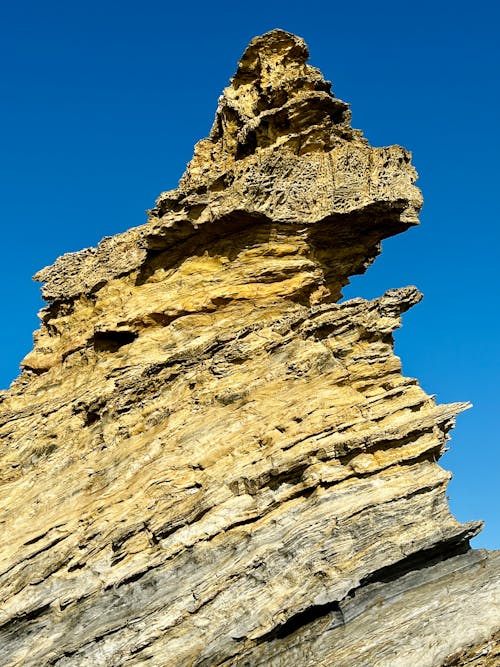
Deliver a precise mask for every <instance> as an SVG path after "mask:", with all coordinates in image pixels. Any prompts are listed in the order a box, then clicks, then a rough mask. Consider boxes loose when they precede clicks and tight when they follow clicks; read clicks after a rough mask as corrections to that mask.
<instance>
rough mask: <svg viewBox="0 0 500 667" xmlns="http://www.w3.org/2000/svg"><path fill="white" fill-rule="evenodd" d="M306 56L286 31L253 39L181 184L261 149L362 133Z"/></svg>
mask: <svg viewBox="0 0 500 667" xmlns="http://www.w3.org/2000/svg"><path fill="white" fill-rule="evenodd" d="M308 58H309V50H308V48H307V46H306V44H305V42H304V40H303V39H302V38H301V37H298V36H296V35H293V34H292V33H289V32H286V31H285V30H280V29H274V30H271V31H270V32H267V33H265V34H264V35H260V36H259V37H255V38H254V39H252V41H251V42H250V43H249V45H248V46H247V48H246V49H245V51H244V53H243V55H242V57H241V59H240V61H239V63H238V68H237V70H236V73H235V75H234V76H233V77H232V79H231V81H230V85H229V86H228V87H227V88H225V90H224V91H223V93H222V95H221V97H220V98H219V104H218V107H217V111H216V114H215V121H214V124H213V126H212V129H211V132H210V135H209V137H208V138H207V139H202V140H201V141H200V142H199V143H198V144H197V145H196V147H195V152H194V156H193V159H192V161H191V162H190V164H189V165H188V168H187V170H186V173H185V174H184V176H183V178H182V179H181V183H180V187H181V188H185V189H190V188H193V187H198V188H199V187H201V186H203V185H204V184H207V183H210V182H213V181H214V180H215V179H217V178H219V177H220V175H221V172H222V173H227V172H228V171H230V170H231V168H232V167H233V166H234V163H235V162H237V161H239V160H241V159H243V158H246V157H249V156H251V155H254V154H255V153H257V152H258V151H261V150H266V149H273V148H275V147H277V146H279V147H282V148H284V149H288V150H289V151H290V152H292V153H294V154H296V155H303V154H305V153H309V152H313V151H325V150H330V149H331V148H332V147H333V146H334V145H336V144H338V143H339V142H342V141H345V140H349V141H352V140H353V139H357V140H360V139H361V138H362V134H361V132H359V131H356V130H352V128H351V127H350V122H351V112H350V109H349V105H348V104H347V103H346V102H343V101H342V100H339V99H337V98H336V97H335V96H334V95H333V94H332V92H331V83H330V81H327V80H325V78H324V77H323V75H322V74H321V72H320V71H319V69H317V68H316V67H313V66H311V65H309V64H307V60H308Z"/></svg>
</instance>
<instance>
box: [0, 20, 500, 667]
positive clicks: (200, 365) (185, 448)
mask: <svg viewBox="0 0 500 667" xmlns="http://www.w3.org/2000/svg"><path fill="white" fill-rule="evenodd" d="M308 55H309V54H308V50H307V47H306V45H305V43H304V42H303V40H302V39H300V38H299V37H296V36H294V35H291V34H289V33H286V32H284V31H282V30H274V31H271V32H270V33H267V34H265V35H263V36H261V37H257V38H255V39H254V40H252V42H251V43H250V44H249V46H248V48H247V49H246V51H245V53H244V54H243V57H242V59H241V61H240V63H239V66H238V70H237V72H236V74H235V76H234V77H233V79H232V80H231V83H230V85H229V86H228V88H226V89H225V91H224V92H223V94H222V96H221V98H220V99H219V105H218V108H217V112H216V117H215V122H214V125H213V128H212V130H211V133H210V136H209V137H208V138H207V139H203V140H202V141H200V142H199V143H198V144H197V145H196V147H195V152H194V156H193V159H192V161H191V162H190V164H189V165H188V167H187V170H186V173H185V174H184V176H183V177H182V179H181V181H180V183H179V187H178V188H177V189H176V190H173V191H169V192H165V193H163V194H161V195H160V197H159V198H158V200H157V202H156V205H155V206H154V208H153V209H152V210H151V212H150V218H149V221H148V222H147V224H145V225H142V226H140V227H136V228H134V229H131V230H129V231H126V232H124V233H123V234H119V235H117V236H114V237H109V238H106V239H104V240H103V241H102V242H101V244H100V245H99V246H98V247H97V248H90V249H86V250H83V251H81V252H79V253H71V254H68V255H64V256H63V257H61V258H59V259H58V260H57V261H56V262H55V264H54V265H53V266H52V267H46V268H45V269H43V270H41V271H40V272H39V273H38V274H37V279H38V280H40V281H42V282H44V283H45V284H44V287H43V293H44V296H45V299H46V300H47V302H48V305H47V307H46V308H45V309H44V310H43V311H42V312H41V328H40V330H39V331H38V332H37V333H36V336H35V345H34V348H33V351H32V352H30V353H29V354H28V355H27V357H26V358H25V360H24V361H23V372H22V374H21V375H20V377H19V378H18V380H16V381H15V382H14V383H13V385H12V387H11V388H10V390H9V391H8V392H4V393H3V394H2V396H1V403H0V416H1V426H0V436H1V450H0V455H1V458H2V461H1V468H0V471H1V472H0V475H1V477H0V488H1V495H0V510H1V514H0V517H1V518H0V521H1V525H2V529H3V535H4V537H3V540H2V544H1V546H0V563H1V569H0V572H1V575H0V593H1V600H2V602H1V606H0V665H6V666H7V665H9V666H11V667H13V666H19V665H27V666H33V667H39V666H41V665H57V666H58V667H62V666H70V665H71V666H75V665H89V666H90V665H92V666H94V665H106V666H113V665H114V666H120V665H139V664H143V663H144V662H149V664H152V665H166V666H170V665H172V666H177V665H178V666H180V667H183V666H186V667H187V666H194V665H198V666H201V665H204V666H208V665H224V666H225V667H229V665H231V666H233V665H241V666H243V665H248V667H254V666H257V665H283V666H285V665H297V666H300V667H302V666H304V667H308V666H310V667H313V666H314V667H316V666H317V665H325V666H326V665H333V664H335V665H337V666H345V667H350V666H353V665H356V667H361V666H363V665H366V666H370V667H374V666H375V665H377V666H378V667H382V666H385V667H397V666H401V667H413V666H414V665H419V666H420V667H425V666H428V667H434V666H437V667H439V666H441V665H445V664H446V665H453V666H456V665H462V664H463V665H466V664H467V665H468V664H471V665H476V664H477V665H478V666H479V665H480V664H485V665H490V664H491V665H492V664H493V663H492V662H491V661H490V662H484V663H482V662H480V661H479V662H478V660H479V658H480V656H481V655H490V656H493V658H492V659H495V658H494V656H495V655H497V652H496V649H495V645H496V644H495V641H496V640H495V637H498V634H495V633H498V629H499V627H500V592H499V588H500V587H499V577H498V572H499V567H498V562H499V556H498V554H497V553H489V552H485V551H478V552H476V551H474V550H471V549H470V547H469V540H470V538H471V537H473V536H474V535H475V534H477V532H478V531H479V530H480V528H481V523H480V522H470V523H468V524H460V523H459V522H457V521H456V520H455V518H454V517H453V516H452V515H451V514H450V511H449V508H448V503H447V498H446V486H447V483H448V481H449V479H450V474H449V473H448V472H446V471H444V470H443V469H442V468H441V467H440V466H439V465H438V463H437V461H438V459H439V457H440V456H441V454H442V453H443V451H444V449H445V447H446V441H447V439H448V437H449V436H448V433H449V431H450V429H451V428H452V426H453V425H454V418H455V416H456V415H457V414H458V413H459V412H461V411H462V410H464V409H466V408H468V407H470V406H469V404H468V403H455V404H451V405H437V404H436V403H435V401H434V399H433V397H431V396H428V395H427V394H426V393H425V392H424V391H423V390H422V389H421V388H420V387H419V385H418V383H417V381H416V380H415V379H413V378H407V377H404V376H403V375H402V373H401V364H400V361H399V359H398V358H397V357H396V356H395V355H394V352H393V336H392V335H393V331H394V330H395V329H397V328H398V327H399V326H400V324H401V316H402V314H403V313H404V312H405V311H406V310H408V309H409V308H411V307H412V306H413V305H415V304H417V303H418V302H419V301H420V299H421V294H420V293H419V291H418V290H417V288H415V287H404V288H400V289H394V290H390V291H388V292H387V293H386V294H384V295H382V296H380V298H378V299H374V300H372V301H366V300H364V299H352V300H350V301H346V302H343V303H338V301H339V300H340V297H341V291H342V288H343V287H344V286H345V285H346V284H347V283H348V280H349V277H350V276H352V275H354V274H356V273H362V272H364V271H365V270H366V268H367V267H368V266H369V264H370V263H371V262H372V261H373V260H374V259H375V258H376V256H377V255H378V254H379V252H380V242H381V240H382V239H384V238H387V237H389V236H391V235H394V234H397V233H400V232H403V231H405V230H406V229H407V228H408V227H409V226H412V225H414V224H417V223H418V217H417V216H418V212H419V209H420V206H421V202H422V199H421V195H420V192H419V190H418V189H417V188H416V187H415V185H414V182H415V180H416V172H415V170H414V168H413V167H412V165H411V161H410V158H411V156H410V154H409V153H408V152H407V151H406V150H405V149H404V148H401V147H399V146H390V147H385V148H372V147H371V146H370V145H369V144H368V142H367V141H366V139H364V138H363V136H362V133H361V132H360V131H359V130H353V129H352V128H351V126H350V111H349V107H348V105H347V104H346V103H345V102H343V101H341V100H338V99H337V98H336V97H335V96H334V95H333V94H332V92H331V86H330V83H329V82H327V81H325V80H324V79H323V76H322V75H321V73H320V72H319V71H318V70H317V69H316V68H314V67H311V66H310V65H309V64H307V60H308ZM481 651H483V653H481ZM485 651H488V653H485ZM478 656H479V658H478ZM476 658H477V659H476Z"/></svg>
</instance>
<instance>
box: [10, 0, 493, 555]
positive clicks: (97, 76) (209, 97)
mask: <svg viewBox="0 0 500 667" xmlns="http://www.w3.org/2000/svg"><path fill="white" fill-rule="evenodd" d="M0 5H1V6H0V57H1V63H2V75H1V79H0V86H1V89H0V90H1V93H0V94H1V104H0V123H1V128H2V130H1V132H0V191H1V192H0V220H1V225H2V227H1V229H2V243H1V245H0V252H1V262H0V271H1V281H0V287H1V305H2V326H1V327H0V336H1V341H0V343H1V349H2V360H1V368H0V381H1V386H2V387H7V386H8V385H9V384H10V382H11V381H12V379H13V378H14V377H15V376H16V375H17V373H18V366H19V362H20V360H21V358H22V357H23V356H24V355H25V354H26V353H27V352H28V351H29V349H30V348H31V335H32V331H33V330H35V329H36V328H38V321H37V318H36V312H37V310H38V309H39V308H40V307H41V305H42V303H41V300H40V297H39V287H38V286H37V285H36V284H34V283H33V282H32V281H31V275H32V274H33V273H35V271H37V270H38V269H39V268H41V267H42V266H45V265H47V264H50V263H52V262H53V261H54V260H55V258H56V257H57V256H58V255H60V254H62V253H64V252H68V251H74V250H79V249H80V248H83V247H87V246H90V245H95V244H96V243H97V242H98V241H99V240H100V239H101V238H102V237H103V236H105V235H110V234H114V233H116V232H120V231H123V230H125V229H127V228H129V227H131V226H135V225H138V224H141V223H143V222H145V220H146V215H145V209H147V208H150V207H151V206H152V205H153V203H154V200H155V198H156V196H157V195H158V194H159V193H160V192H161V191H162V190H167V189H170V188H173V187H175V186H176V185H177V181H178V179H179V177H180V176H181V174H182V172H183V171H184V167H185V164H186V162H187V161H188V160H189V159H190V157H191V154H192V147H193V144H194V143H195V142H196V141H197V140H198V139H200V138H202V137H203V136H205V135H206V134H207V133H208V131H209V129H210V126H211V124H212V120H213V115H214V111H215V108H216V104H217V98H218V96H219V94H220V92H221V90H222V88H223V87H224V86H225V85H226V84H227V81H228V79H229V77H230V76H231V75H232V74H233V72H234V70H235V66H236V61H237V60H238V58H239V57H240V55H241V53H242V51H243V49H244V48H245V46H246V44H247V43H248V41H249V40H250V39H251V38H252V37H253V36H255V35H258V34H261V33H263V32H265V31H267V30H270V29H271V28H275V27H279V28H283V29H285V30H289V31H291V32H295V33H297V34H299V35H301V36H302V37H304V38H305V40H306V42H307V43H308V45H309V48H310V51H311V63H312V64H313V65H315V66H317V67H319V68H320V69H321V70H322V71H323V73H324V75H325V76H326V77H327V78H328V79H330V80H332V81H333V90H334V92H335V94H336V95H337V97H340V98H342V99H344V100H345V101H347V102H349V103H350V104H351V105H352V110H353V125H354V126H355V127H359V128H362V129H363V130H364V132H365V135H366V136H367V138H368V139H369V140H370V142H371V143H372V145H376V146H383V145H388V144H394V143H398V144H402V145H404V146H406V147H407V148H408V149H410V150H412V151H413V160H414V164H415V166H416V167H417V169H418V171H419V173H420V180H419V185H420V187H421V188H422V190H423V193H424V198H425V205H424V209H423V212H422V215H421V222H422V224H421V226H420V227H418V228H415V229H413V230H411V231H409V232H407V233H406V234H404V235H401V236H400V237H397V238H395V239H391V240H388V241H386V242H385V243H384V250H383V254H382V255H381V256H380V257H379V259H378V260H377V261H376V262H375V264H374V265H373V266H372V267H371V268H370V269H369V270H368V272H367V273H366V274H365V275H364V276H360V277H356V278H354V279H353V281H352V284H351V285H350V286H349V287H348V288H347V289H346V290H345V296H347V297H353V296H363V297H373V296H379V295H380V294H382V293H383V292H384V291H385V290H386V289H389V288H391V287H399V286H403V285H407V284H415V285H417V286H418V287H419V288H420V289H421V290H422V291H423V292H424V294H425V299H424V301H423V302H422V303H421V304H419V305H418V306H416V308H415V309H413V311H411V312H410V313H408V314H406V316H405V317H404V328H403V329H402V330H401V331H400V332H398V333H397V335H396V352H397V354H398V355H400V356H401V357H402V360H403V369H404V372H405V373H406V374H407V375H410V376H413V377H417V378H419V380H420V383H421V385H422V386H423V388H424V389H425V390H426V391H427V392H428V393H432V394H436V395H437V399H438V401H439V402H451V401H462V400H470V401H471V402H473V403H474V409H473V410H469V411H468V412H467V413H465V414H463V415H461V416H459V418H458V423H457V428H456V429H455V431H454V432H453V437H452V440H451V443H450V444H451V451H450V452H449V453H448V454H446V455H445V457H444V458H443V459H442V464H443V466H444V467H446V468H447V469H450V470H452V471H453V474H454V479H453V481H452V483H451V484H450V487H449V495H450V497H451V506H452V509H453V511H454V513H455V516H457V518H458V519H460V520H469V519H478V518H483V519H485V520H486V528H485V530H484V532H483V533H482V535H481V536H480V537H478V538H476V540H475V541H474V544H475V545H476V546H478V547H479V546H487V547H496V548H498V547H500V509H499V503H498V486H499V478H500V453H499V448H498V440H499V438H498V419H497V416H498V411H499V408H498V400H497V395H498V387H497V386H498V383H499V379H500V378H499V354H498V349H499V334H498V332H499V329H500V315H499V300H498V287H499V284H498V267H499V261H498V253H499V248H500V243H499V241H500V238H499V235H500V234H499V222H500V221H499V212H498V211H499V209H498V203H497V199H498V192H499V185H498V183H499V181H500V178H499V177H500V173H499V158H498V156H499V155H500V140H499V136H500V133H499V130H498V126H499V121H500V117H499V111H498V110H499V106H500V105H499V96H500V93H499V89H500V86H499V65H500V58H499V38H498V34H499V32H500V21H499V18H500V9H499V8H498V7H499V5H498V3H497V2H494V0H490V1H489V2H483V1H481V0H478V1H477V0H476V2H470V1H469V2H462V1H461V0H458V1H456V2H451V1H449V2H439V0H434V1H433V2H429V1H428V0H419V1H418V2H413V3H408V2H402V1H400V2H383V0H381V1H380V2H372V1H367V0H362V1H360V2H354V1H353V2H352V3H348V2H342V3H340V2H338V3H337V2H334V1H332V0H329V1H325V2H319V1H317V0H308V1H302V2H300V3H299V2H294V1H293V0H288V1H284V0H279V1H277V2H273V1H272V0H267V1H266V2H263V1H262V0H254V1H249V2H236V1H233V2H227V0H219V1H218V2H217V3H206V2H196V1H194V2H193V1H191V2H189V3H170V2H167V1H166V0H164V1H163V2H160V0H141V1H140V2H138V1H135V2H132V1H130V0H120V2H118V1H117V0H115V1H111V0H99V1H97V0H85V2H83V0H81V1H80V2H78V1H77V2H68V0H64V1H63V0H60V1H57V2H56V1H54V0H44V1H43V2H41V1H40V0H31V1H27V0H16V2H13V1H11V2H7V1H4V2H2V3H0Z"/></svg>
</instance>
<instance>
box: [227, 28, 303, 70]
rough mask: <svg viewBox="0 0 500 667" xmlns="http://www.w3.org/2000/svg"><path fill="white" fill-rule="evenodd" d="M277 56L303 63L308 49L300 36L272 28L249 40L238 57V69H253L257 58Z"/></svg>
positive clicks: (256, 64)
mask: <svg viewBox="0 0 500 667" xmlns="http://www.w3.org/2000/svg"><path fill="white" fill-rule="evenodd" d="M277 56H278V57H281V58H287V59H288V60H290V61H295V62H296V63H300V64H301V65H303V64H304V63H305V62H306V61H307V60H308V58H309V49H308V48H307V44H306V43H305V42H304V40H303V39H302V37H298V36H297V35H294V34H293V33H291V32H287V31H286V30H281V28H274V29H273V30H270V31H269V32H266V33H264V34H263V35H258V36H257V37H254V38H253V39H252V40H251V41H250V42H249V44H248V46H247V48H246V49H245V51H244V53H243V55H242V57H241V59H240V63H239V71H254V69H255V68H256V67H257V66H258V61H259V59H264V60H265V59H269V58H272V59H275V58H276V57H277Z"/></svg>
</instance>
